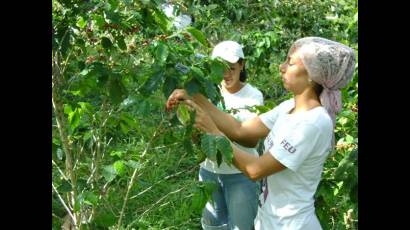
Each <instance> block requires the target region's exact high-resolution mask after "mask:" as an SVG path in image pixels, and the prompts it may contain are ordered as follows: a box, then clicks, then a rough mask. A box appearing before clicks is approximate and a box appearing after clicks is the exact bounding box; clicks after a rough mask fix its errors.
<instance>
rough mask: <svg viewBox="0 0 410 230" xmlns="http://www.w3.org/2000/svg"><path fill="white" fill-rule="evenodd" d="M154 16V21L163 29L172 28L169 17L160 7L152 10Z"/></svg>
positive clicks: (165, 30)
mask: <svg viewBox="0 0 410 230" xmlns="http://www.w3.org/2000/svg"><path fill="white" fill-rule="evenodd" d="M152 17H153V18H154V21H155V22H156V23H157V24H158V25H159V27H160V28H161V30H162V31H164V32H167V31H168V30H170V29H171V22H170V21H169V20H168V17H167V16H166V15H165V14H164V13H163V12H162V11H161V10H158V9H154V10H153V11H152Z"/></svg>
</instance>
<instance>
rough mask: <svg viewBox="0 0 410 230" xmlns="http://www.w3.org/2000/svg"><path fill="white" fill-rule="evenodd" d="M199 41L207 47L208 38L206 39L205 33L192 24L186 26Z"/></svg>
mask: <svg viewBox="0 0 410 230" xmlns="http://www.w3.org/2000/svg"><path fill="white" fill-rule="evenodd" d="M186 30H187V31H188V32H189V33H190V34H191V35H192V36H193V37H194V38H195V39H196V40H197V41H198V42H199V43H201V44H202V45H204V46H206V47H208V40H207V39H206V37H205V35H204V34H203V33H202V32H201V31H200V30H197V29H195V28H194V27H192V26H189V27H187V29H186Z"/></svg>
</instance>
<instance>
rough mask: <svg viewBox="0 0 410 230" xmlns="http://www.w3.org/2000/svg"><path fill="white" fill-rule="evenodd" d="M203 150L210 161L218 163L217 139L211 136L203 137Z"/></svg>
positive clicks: (205, 135)
mask: <svg viewBox="0 0 410 230" xmlns="http://www.w3.org/2000/svg"><path fill="white" fill-rule="evenodd" d="M201 149H202V151H203V152H204V153H205V154H206V156H207V157H208V159H210V160H212V161H216V153H217V147H216V139H215V136H213V135H210V134H207V133H206V134H204V135H202V137H201Z"/></svg>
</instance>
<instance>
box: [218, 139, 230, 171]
mask: <svg viewBox="0 0 410 230" xmlns="http://www.w3.org/2000/svg"><path fill="white" fill-rule="evenodd" d="M216 145H217V148H218V150H219V151H220V152H221V153H222V156H223V160H224V162H225V163H227V164H228V165H231V164H232V160H233V149H232V146H231V142H230V141H229V140H228V138H226V137H225V136H217V137H216Z"/></svg>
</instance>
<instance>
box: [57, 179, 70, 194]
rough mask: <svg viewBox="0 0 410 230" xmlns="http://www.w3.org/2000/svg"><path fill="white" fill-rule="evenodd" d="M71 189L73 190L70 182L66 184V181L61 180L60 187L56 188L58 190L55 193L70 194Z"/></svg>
mask: <svg viewBox="0 0 410 230" xmlns="http://www.w3.org/2000/svg"><path fill="white" fill-rule="evenodd" d="M72 189H73V188H72V186H71V184H70V182H68V181H66V180H62V181H61V185H60V186H58V188H57V191H59V192H71V190H72Z"/></svg>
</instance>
